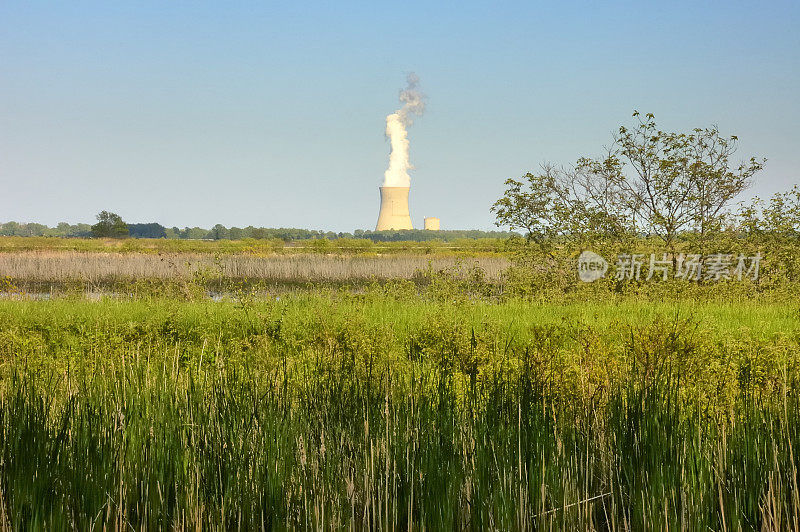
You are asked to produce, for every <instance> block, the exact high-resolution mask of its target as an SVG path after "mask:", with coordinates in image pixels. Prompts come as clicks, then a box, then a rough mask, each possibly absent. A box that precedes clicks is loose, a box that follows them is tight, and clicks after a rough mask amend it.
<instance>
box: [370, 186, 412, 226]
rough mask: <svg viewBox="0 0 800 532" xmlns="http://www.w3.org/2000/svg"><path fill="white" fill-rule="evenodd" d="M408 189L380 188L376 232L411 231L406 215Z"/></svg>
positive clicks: (408, 217)
mask: <svg viewBox="0 0 800 532" xmlns="http://www.w3.org/2000/svg"><path fill="white" fill-rule="evenodd" d="M408 188H409V187H381V212H380V213H379V214H378V224H377V225H376V226H375V230H376V231H388V230H390V229H395V230H397V229H413V227H412V226H411V216H410V215H409V213H408Z"/></svg>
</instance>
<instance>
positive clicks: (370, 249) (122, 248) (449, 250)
mask: <svg viewBox="0 0 800 532" xmlns="http://www.w3.org/2000/svg"><path fill="white" fill-rule="evenodd" d="M504 249H505V241H504V240H502V239H494V238H481V239H466V238H465V239H460V240H456V241H453V242H441V241H429V242H409V241H403V242H373V241H372V240H366V239H350V238H340V239H337V240H327V239H316V240H298V241H293V242H284V241H283V240H255V239H244V240H168V239H163V238H158V239H152V238H125V239H101V238H56V237H19V236H12V237H9V236H0V253H9V252H12V253H16V252H21V251H81V252H107V253H149V254H157V253H193V254H197V253H203V254H206V253H207V254H212V255H213V254H222V255H225V254H247V255H273V254H276V253H283V254H291V253H323V254H324V253H337V254H365V255H377V254H390V253H400V254H408V253H415V254H432V253H433V254H437V255H444V256H459V255H462V256H463V255H467V256H469V257H475V256H483V255H496V254H502V253H503V252H504Z"/></svg>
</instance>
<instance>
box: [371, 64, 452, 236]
mask: <svg viewBox="0 0 800 532" xmlns="http://www.w3.org/2000/svg"><path fill="white" fill-rule="evenodd" d="M407 81H408V86H407V87H406V88H405V89H403V90H402V91H400V102H401V103H402V104H403V106H402V107H401V108H400V109H398V110H397V111H395V112H394V113H391V114H390V115H388V116H387V117H386V137H387V138H388V139H389V140H390V141H391V146H392V147H391V151H390V152H389V168H388V169H387V170H386V172H384V174H383V186H382V187H380V190H381V210H380V212H379V213H378V223H377V224H376V225H375V230H376V231H398V230H402V229H414V226H413V225H411V214H410V213H409V210H408V191H409V188H410V185H411V178H410V177H409V175H408V171H409V170H411V169H413V168H414V167H413V166H412V165H411V162H410V161H409V159H408V132H407V131H406V128H407V127H408V126H410V125H411V124H412V119H411V117H412V116H415V115H416V116H419V115H421V114H422V112H423V111H424V110H425V101H424V96H423V94H422V93H421V92H419V90H417V83H419V78H418V77H417V76H416V75H415V74H414V73H413V72H412V73H410V74H409V75H408V77H407ZM424 227H425V229H429V230H432V231H438V230H439V219H438V218H425V226H424Z"/></svg>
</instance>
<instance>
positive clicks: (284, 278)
mask: <svg viewBox="0 0 800 532" xmlns="http://www.w3.org/2000/svg"><path fill="white" fill-rule="evenodd" d="M508 264H509V261H508V259H506V258H504V257H474V258H469V259H459V258H454V257H427V256H425V255H420V254H417V255H398V254H393V255H386V256H366V257H365V256H353V255H341V254H328V255H322V254H318V253H307V254H306V253H304V254H293V255H279V254H275V255H268V256H251V255H221V256H216V257H215V256H213V255H209V254H207V253H206V254H202V253H160V254H157V255H153V254H145V253H97V252H77V251H25V252H17V253H0V277H10V278H11V279H13V280H15V281H32V282H54V283H57V282H65V281H84V282H91V283H98V282H107V281H115V280H128V279H146V278H147V279H149V278H155V279H185V278H189V277H191V276H193V275H195V274H196V273H197V272H203V271H206V272H211V273H213V274H214V275H218V276H220V277H222V278H228V279H248V280H263V281H271V282H306V281H334V282H349V281H360V280H368V279H372V278H375V279H379V280H385V279H409V278H411V277H412V276H413V275H414V273H415V272H417V271H418V270H425V269H428V268H429V267H430V268H432V269H433V270H435V271H438V270H444V269H453V268H459V267H462V268H465V269H468V268H471V267H474V266H477V267H480V268H481V269H482V270H483V271H484V272H485V274H486V277H487V279H490V280H496V279H499V277H500V273H501V272H502V271H503V270H504V269H505V268H507V267H508Z"/></svg>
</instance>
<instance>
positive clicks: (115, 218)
mask: <svg viewBox="0 0 800 532" xmlns="http://www.w3.org/2000/svg"><path fill="white" fill-rule="evenodd" d="M514 234H515V233H511V232H507V231H478V230H463V231H425V230H421V229H413V230H407V231H364V230H361V229H357V230H355V231H354V232H352V233H349V232H333V231H320V230H311V229H298V228H286V227H281V228H266V227H253V226H247V227H225V226H224V225H222V224H217V225H215V226H214V227H212V228H211V229H206V228H202V227H184V228H183V229H181V228H179V227H165V226H163V225H161V224H159V223H125V222H124V221H123V220H122V218H121V217H120V216H119V215H117V214H115V213H113V212H108V211H102V212H101V213H100V214H98V215H97V223H96V224H94V225H89V224H75V225H70V224H68V223H65V222H62V223H60V224H58V225H57V226H56V227H48V226H46V225H44V224H37V223H28V224H22V223H17V222H6V223H3V224H0V236H49V237H62V238H91V237H96V238H169V239H183V240H243V239H246V238H252V239H256V240H283V241H285V242H292V241H296V240H318V239H328V240H335V239H338V238H361V239H366V240H372V241H374V242H401V241H412V242H428V241H433V240H439V241H443V242H451V241H454V240H459V239H478V238H508V237H510V236H513V235H514Z"/></svg>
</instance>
